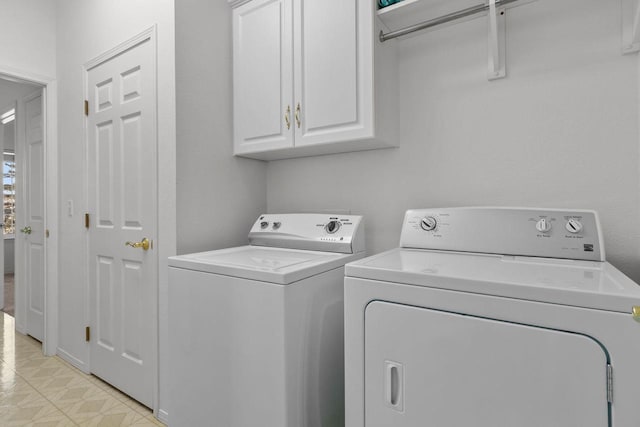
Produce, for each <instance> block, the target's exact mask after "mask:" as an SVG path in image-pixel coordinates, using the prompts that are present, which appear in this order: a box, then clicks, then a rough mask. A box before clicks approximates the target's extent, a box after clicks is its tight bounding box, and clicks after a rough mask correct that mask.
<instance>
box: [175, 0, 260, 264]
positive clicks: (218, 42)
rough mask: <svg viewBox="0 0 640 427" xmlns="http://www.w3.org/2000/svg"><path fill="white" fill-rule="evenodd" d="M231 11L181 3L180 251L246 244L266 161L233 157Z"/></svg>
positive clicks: (200, 1)
mask: <svg viewBox="0 0 640 427" xmlns="http://www.w3.org/2000/svg"><path fill="white" fill-rule="evenodd" d="M231 50H232V48H231V8H230V7H229V4H228V2H227V0H181V1H179V2H176V100H177V139H178V149H177V150H178V151H177V164H178V165H177V168H178V183H177V200H178V252H179V253H189V252H197V251H204V250H210V249H217V248H224V247H229V246H236V245H240V244H246V243H247V234H248V232H249V229H250V228H251V225H252V224H253V222H254V221H255V220H256V218H257V217H258V215H259V214H261V213H264V211H265V209H266V197H267V196H266V163H264V162H260V161H256V160H248V159H242V158H236V157H233V139H232V137H233V136H232V131H233V126H232V114H231V107H232V102H233V101H232V87H233V86H232V84H233V83H232V52H231Z"/></svg>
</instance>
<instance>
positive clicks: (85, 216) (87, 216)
mask: <svg viewBox="0 0 640 427" xmlns="http://www.w3.org/2000/svg"><path fill="white" fill-rule="evenodd" d="M84 228H89V214H88V213H86V214H84Z"/></svg>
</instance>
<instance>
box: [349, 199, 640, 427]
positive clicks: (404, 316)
mask: <svg viewBox="0 0 640 427" xmlns="http://www.w3.org/2000/svg"><path fill="white" fill-rule="evenodd" d="M345 272H346V276H347V277H346V278H345V342H346V345H345V358H346V377H345V380H346V425H347V427H363V426H367V427H377V426H380V427H382V426H384V427H388V426H394V427H407V426H411V427H416V426H423V425H432V426H438V427H460V426H474V427H514V426H517V427H541V426H544V427H605V426H608V427H611V426H613V427H631V426H637V425H639V424H638V423H640V397H639V394H638V387H639V385H640V324H639V323H638V321H639V320H640V287H639V286H638V285H637V284H636V283H634V282H633V281H631V280H630V279H629V278H628V277H626V276H625V275H624V274H622V273H621V272H620V271H619V270H617V269H616V268H615V267H613V266H612V265H611V264H609V263H608V262H606V261H605V257H604V247H603V243H602V237H601V232H600V225H599V221H598V217H597V215H596V213H595V212H593V211H570V210H550V209H516V208H455V209H424V210H412V211H408V212H407V213H406V216H405V219H404V223H403V228H402V236H401V241H400V248H397V249H393V250H390V251H387V252H384V253H381V254H378V255H375V256H372V257H369V258H365V259H362V260H359V261H356V262H353V263H350V264H348V265H347V266H346V269H345Z"/></svg>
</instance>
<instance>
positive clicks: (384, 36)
mask: <svg viewBox="0 0 640 427" xmlns="http://www.w3.org/2000/svg"><path fill="white" fill-rule="evenodd" d="M517 1H520V0H496V7H500V6H504V5H507V4H509V3H515V2H517ZM488 11H489V5H488V4H479V5H477V6H471V7H468V8H466V9H462V10H459V11H457V12H452V13H448V14H446V15H443V16H440V17H438V18H434V19H430V20H428V21H424V22H421V23H419V24H416V25H412V26H410V27H405V28H401V29H399V30H396V31H390V32H388V33H384V32H382V31H380V41H381V42H385V41H387V40H391V39H395V38H397V37H402V36H406V35H407V34H410V33H413V32H416V31H420V30H425V29H427V28H432V27H436V26H438V25H442V24H446V23H447V22H451V21H456V20H458V19H462V18H466V17H468V16H473V15H477V14H479V13H484V12H488Z"/></svg>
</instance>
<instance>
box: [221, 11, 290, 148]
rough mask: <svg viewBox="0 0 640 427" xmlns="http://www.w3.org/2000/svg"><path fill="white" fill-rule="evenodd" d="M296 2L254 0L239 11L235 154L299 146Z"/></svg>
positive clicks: (235, 18)
mask: <svg viewBox="0 0 640 427" xmlns="http://www.w3.org/2000/svg"><path fill="white" fill-rule="evenodd" d="M291 2H292V0H254V1H251V2H248V3H246V4H244V5H242V6H240V7H238V8H236V9H234V10H233V74H234V76H233V78H234V80H233V81H234V83H233V99H234V108H233V122H234V149H235V154H242V153H247V152H256V151H265V150H273V149H278V148H286V147H292V146H293V129H292V128H291V126H293V105H292V98H293V97H292V92H293V83H292V82H293V79H292V62H291V61H292V58H291V56H292V51H293V45H292V22H291V20H292V6H291ZM213 77H214V78H215V76H213ZM287 109H289V117H288V119H289V120H290V123H291V125H290V127H289V129H288V128H287V119H286V118H285V115H286V114H287Z"/></svg>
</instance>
